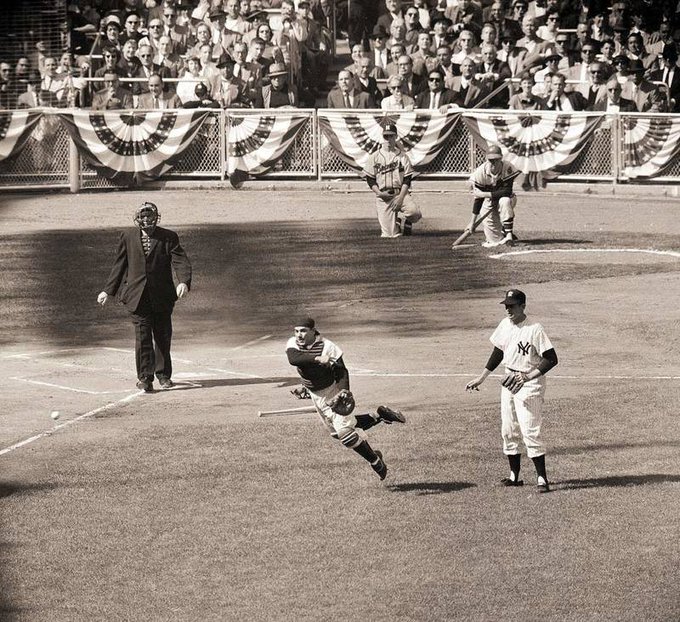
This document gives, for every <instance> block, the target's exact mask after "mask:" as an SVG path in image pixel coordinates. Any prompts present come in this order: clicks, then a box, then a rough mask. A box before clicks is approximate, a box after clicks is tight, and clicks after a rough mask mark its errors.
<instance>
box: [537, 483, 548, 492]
mask: <svg viewBox="0 0 680 622" xmlns="http://www.w3.org/2000/svg"><path fill="white" fill-rule="evenodd" d="M536 489H537V490H538V492H550V484H548V482H545V484H537V485H536Z"/></svg>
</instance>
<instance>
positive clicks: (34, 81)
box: [17, 71, 57, 108]
mask: <svg viewBox="0 0 680 622" xmlns="http://www.w3.org/2000/svg"><path fill="white" fill-rule="evenodd" d="M40 81H41V78H40V74H39V73H38V72H36V71H33V72H31V73H30V74H29V76H28V81H27V83H26V92H25V93H22V94H21V95H19V97H18V98H17V108H37V107H38V106H40V105H41V104H40V95H39V93H40ZM45 92H46V93H48V95H46V96H45V97H47V98H48V105H51V106H52V107H56V106H57V98H56V97H55V95H54V93H51V92H50V91H45ZM50 98H51V101H49V100H50Z"/></svg>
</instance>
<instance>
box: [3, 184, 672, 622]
mask: <svg viewBox="0 0 680 622" xmlns="http://www.w3.org/2000/svg"><path fill="white" fill-rule="evenodd" d="M364 187H365V186H364ZM364 187H362V186H360V185H356V188H354V187H353V186H352V187H351V189H350V190H342V191H338V190H335V191H333V190H330V189H321V188H318V189H310V188H308V189H304V190H282V189H279V190H276V191H274V190H272V189H267V190H258V189H257V186H254V187H250V188H246V189H244V190H241V191H230V190H217V189H212V190H200V191H198V190H196V191H181V190H163V191H149V192H143V193H142V192H107V193H92V194H82V195H78V196H70V195H65V194H54V195H49V194H41V195H28V194H23V195H15V196H14V195H7V194H5V195H4V196H3V197H2V198H0V216H1V217H2V223H3V224H2V229H3V233H4V235H3V236H2V238H1V239H0V268H1V269H2V279H1V280H0V296H1V299H2V305H0V326H2V330H1V332H0V335H1V336H0V374H1V376H2V379H3V382H2V408H1V409H0V619H1V620H6V621H19V620H20V621H45V620H49V621H51V622H59V621H67V620H68V621H88V622H89V621H92V620H134V621H140V620H159V621H166V620H168V621H175V620H177V621H180V620H201V621H203V620H216V621H217V620H229V621H232V620H233V621H241V620H257V621H260V620H262V621H286V622H287V621H293V622H298V621H307V620H309V621H362V622H365V621H368V622H373V621H375V622H378V621H390V622H394V621H411V620H416V621H421V620H423V621H425V620H427V621H430V620H432V621H435V620H436V621H438V620H466V621H467V620H473V621H496V620H499V621H500V620H513V619H516V620H527V621H532V620H541V621H545V620H556V621H557V620H569V621H586V620H588V621H594V620H598V621H600V620H617V621H619V620H624V621H628V620H630V621H640V620H644V621H676V620H678V619H680V594H679V592H678V583H679V580H680V563H679V561H678V560H679V559H680V538H678V535H679V533H680V514H679V513H678V507H680V459H679V454H680V426H678V404H679V403H680V357H679V355H680V346H679V345H678V343H679V342H678V313H679V309H680V287H678V276H679V275H680V252H679V251H680V224H679V220H678V214H677V210H678V202H677V199H675V200H673V199H666V198H663V197H661V196H658V195H652V194H650V195H649V196H644V195H643V194H641V195H640V196H637V197H636V196H632V195H631V196H625V197H616V198H615V197H612V196H609V195H604V194H602V195H588V194H585V193H584V192H583V191H582V190H579V189H578V188H577V189H576V190H574V191H572V190H568V191H567V190H560V189H559V186H556V188H557V190H556V191H554V192H553V191H550V190H552V187H550V188H549V191H546V192H542V193H528V194H526V193H525V194H522V195H520V197H519V202H518V208H517V217H516V232H517V234H518V235H519V236H520V241H519V243H518V244H517V245H516V246H514V247H512V248H502V249H484V248H481V247H480V245H479V243H480V242H481V240H482V238H481V234H480V233H478V234H476V235H475V236H473V237H472V238H471V241H472V242H473V243H474V245H472V244H471V245H466V246H463V247H462V248H459V249H457V250H456V251H452V250H451V249H450V245H451V242H452V241H453V240H454V239H455V238H456V237H457V236H458V235H459V234H460V232H461V231H462V229H463V227H464V226H465V224H466V223H467V221H468V219H469V215H470V199H469V195H468V194H467V193H465V192H463V191H462V186H460V185H457V184H451V185H450V187H451V190H450V191H448V192H442V191H441V190H442V188H444V187H446V185H445V184H444V183H439V184H436V185H435V184H432V185H431V186H426V185H425V184H422V185H421V186H420V187H419V185H418V184H417V183H416V185H415V193H414V198H415V199H416V201H417V202H418V203H419V205H420V206H421V208H422V210H423V213H424V219H423V221H422V223H419V224H418V225H417V226H416V227H414V229H415V233H414V235H413V236H412V237H409V238H402V239H396V240H384V239H380V238H379V237H378V235H379V228H378V223H377V220H376V218H375V214H374V212H373V207H372V206H373V200H372V198H371V197H372V195H370V194H369V192H368V190H367V189H366V190H365V191H364ZM570 188H572V189H573V187H570ZM583 188H586V186H583ZM142 200H151V201H154V202H155V203H156V204H157V205H158V207H159V210H160V211H161V214H162V221H161V225H163V226H166V227H168V228H170V229H173V230H175V231H177V232H178V233H179V235H180V238H181V240H182V242H183V245H184V247H185V249H186V251H187V253H188V255H189V257H190V258H191V260H192V263H193V267H194V281H193V287H192V291H191V293H190V294H189V296H188V297H187V298H185V299H183V300H182V301H180V302H179V303H178V305H177V307H176V310H175V313H174V316H173V322H174V330H175V332H174V341H173V355H174V366H175V374H174V380H175V381H176V382H177V386H176V387H175V388H174V389H171V390H166V391H157V392H154V393H151V394H143V393H140V392H138V391H137V389H136V388H135V380H136V378H135V373H134V333H133V329H132V325H131V324H130V322H129V320H128V318H127V315H126V312H125V311H124V310H123V308H122V307H120V306H116V305H107V306H106V307H103V308H102V307H100V306H98V305H97V304H96V297H97V294H98V293H99V291H101V289H102V287H103V285H104V283H105V281H106V277H107V275H108V271H109V268H110V265H111V262H112V261H113V254H114V250H115V245H116V240H117V232H118V231H119V230H120V229H121V228H123V227H126V226H132V215H133V212H134V209H135V208H136V207H137V206H138V205H139V204H140V203H141V202H142ZM509 287H517V288H520V289H522V290H523V291H525V292H526V294H527V297H528V304H527V315H528V316H529V317H530V318H531V319H535V320H538V321H540V322H541V323H542V324H543V325H544V326H545V328H546V331H547V333H548V335H549V336H550V338H551V340H552V342H553V344H554V346H555V349H556V351H557V353H558V356H559V360H560V363H559V365H558V366H557V367H556V368H555V369H553V370H552V371H551V372H550V374H549V376H548V389H547V394H546V403H545V409H544V410H545V417H544V432H545V438H546V441H547V444H548V454H547V467H548V476H549V478H550V480H551V485H552V491H551V492H550V493H549V494H543V495H539V494H536V491H535V486H534V483H535V479H534V473H533V467H532V465H531V463H530V461H529V460H527V459H526V457H525V458H524V462H523V471H522V475H523V478H524V479H525V482H526V485H525V486H524V487H523V488H503V487H501V486H499V483H498V482H499V480H500V479H501V478H502V477H504V476H506V475H507V470H508V469H507V460H506V459H505V457H504V456H503V455H502V451H501V439H500V415H499V395H500V383H499V380H500V370H497V372H495V373H494V375H493V376H492V377H490V378H489V379H488V380H487V382H486V383H484V385H483V386H482V387H481V390H480V392H475V393H466V392H465V391H464V387H465V384H466V382H468V381H469V380H471V379H472V378H473V377H475V376H476V375H477V374H478V373H479V372H480V371H481V369H482V368H483V366H484V364H485V363H486V361H487V358H488V356H489V354H490V352H491V344H490V342H489V336H490V334H491V332H492V331H493V329H494V328H495V326H496V325H497V324H498V322H499V321H500V319H501V318H502V317H503V307H502V306H501V305H499V304H498V302H499V301H500V300H501V299H502V297H503V292H504V290H505V289H507V288H509ZM303 314H310V315H312V316H313V317H314V318H316V322H317V327H318V328H319V330H320V331H321V333H322V334H323V335H325V336H327V337H328V338H330V339H331V340H333V341H334V342H335V343H337V344H338V345H339V346H340V347H341V348H342V349H343V350H344V352H345V361H346V363H347V365H348V367H349V369H350V375H351V383H352V385H351V386H352V390H353V392H354V394H355V397H356V399H357V409H358V412H368V411H369V410H374V409H375V408H376V407H377V406H378V405H380V404H387V405H389V406H392V407H393V408H397V409H399V410H402V411H403V412H404V414H405V415H406V417H407V423H406V424H405V425H398V424H395V425H391V426H386V425H380V426H377V427H376V428H374V429H372V430H370V431H369V433H368V434H369V438H370V441H371V443H372V445H373V446H374V447H375V448H376V449H379V450H381V451H382V452H383V454H384V457H385V461H386V463H387V465H388V467H389V474H388V477H387V479H386V480H385V481H384V482H381V481H380V480H379V479H378V477H377V476H376V474H375V473H373V471H372V470H371V469H370V468H369V466H368V465H367V464H366V463H365V462H364V461H363V460H362V459H361V458H360V457H359V456H357V455H356V454H355V453H354V452H351V451H348V450H346V449H344V448H343V447H342V446H341V445H340V444H339V443H338V442H337V441H333V440H332V439H331V438H330V437H329V436H328V434H327V432H326V431H325V429H324V427H323V426H322V424H321V423H320V422H319V420H318V419H317V418H316V416H315V415H312V414H295V415H281V416H271V417H258V416H257V413H258V411H262V410H276V409H291V408H299V407H301V406H308V405H309V404H310V402H309V401H304V400H297V399H295V398H294V396H293V395H291V393H290V391H291V389H293V388H295V387H297V386H299V382H298V379H297V375H296V372H295V369H294V368H293V367H291V366H290V365H288V363H287V360H286V357H285V354H284V348H285V343H286V340H287V339H288V337H289V336H291V334H292V325H293V323H294V321H295V320H296V319H298V318H299V317H300V316H301V315H303ZM54 411H57V412H59V416H58V418H56V419H53V418H52V417H51V416H50V415H51V413H52V412H54Z"/></svg>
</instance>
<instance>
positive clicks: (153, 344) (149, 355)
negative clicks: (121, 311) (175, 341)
mask: <svg viewBox="0 0 680 622" xmlns="http://www.w3.org/2000/svg"><path fill="white" fill-rule="evenodd" d="M131 316H132V323H133V324H134V326H135V362H136V363H137V378H138V379H139V380H148V381H153V377H154V374H155V375H156V377H157V378H159V379H160V378H171V377H172V359H171V358H170V344H171V342H172V306H171V307H170V309H169V310H168V308H167V307H164V308H162V309H158V308H154V304H153V302H152V301H151V299H150V297H149V293H148V292H147V290H146V289H145V290H144V293H143V294H142V297H141V299H140V301H139V304H138V305H137V308H136V309H135V310H134V311H133V312H132V313H131Z"/></svg>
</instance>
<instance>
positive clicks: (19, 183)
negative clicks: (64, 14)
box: [0, 110, 680, 190]
mask: <svg viewBox="0 0 680 622" xmlns="http://www.w3.org/2000/svg"><path fill="white" fill-rule="evenodd" d="M298 112H302V113H304V114H307V115H308V117H307V119H306V120H305V122H304V125H303V126H302V129H301V130H300V131H299V133H298V134H297V136H296V138H295V140H294V141H293V142H292V143H291V145H290V146H289V147H288V149H287V150H286V151H285V152H284V154H283V155H282V157H281V158H280V159H279V161H278V162H277V163H276V165H275V167H274V168H273V169H272V170H270V171H269V172H268V173H266V174H265V175H263V176H262V177H265V178H317V177H318V178H347V179H352V178H356V177H357V175H358V173H357V172H356V171H355V170H354V169H352V167H350V166H349V165H348V164H347V163H346V162H345V161H344V160H343V159H342V158H341V157H340V156H339V155H338V153H337V151H335V149H334V148H333V147H332V146H331V145H330V143H329V142H328V140H327V139H326V137H325V136H323V134H322V133H321V131H320V129H319V124H318V121H317V118H316V112H315V111H314V110H301V111H298ZM238 114H243V112H241V111H239V113H238ZM249 114H262V111H252V112H250V113H249ZM268 114H269V112H268ZM366 114H372V113H371V112H368V111H367V112H366ZM665 117H666V119H668V118H669V116H668V115H665ZM228 118H229V112H228V111H221V110H216V111H212V112H211V114H210V116H209V118H208V119H207V121H206V122H205V123H204V125H203V127H202V128H201V130H200V132H199V134H198V135H197V136H196V137H195V138H194V141H193V142H192V144H191V146H190V147H189V148H188V149H187V151H186V152H185V154H184V156H183V158H182V160H181V161H180V162H179V163H178V164H177V165H176V166H175V168H174V169H173V170H171V171H170V172H169V173H168V174H166V175H164V176H163V177H162V179H165V180H169V179H173V180H187V181H190V180H193V179H214V180H220V179H225V177H226V164H225V162H226V140H227V137H226V128H227V127H228ZM635 118H637V119H640V118H642V119H645V120H646V121H647V122H648V124H649V120H650V119H651V120H653V121H654V123H653V124H652V126H653V128H652V131H650V136H649V141H654V140H657V142H658V135H660V134H662V133H663V132H664V131H666V132H668V131H669V130H668V127H669V122H668V121H664V120H663V119H660V115H657V116H654V115H649V116H643V115H636V117H635ZM627 123H628V125H626V124H627ZM634 123H635V119H632V120H631V119H629V118H627V117H625V116H622V117H616V118H614V117H612V118H609V119H606V120H605V121H603V123H602V124H601V125H600V127H599V128H598V129H597V130H596V131H595V132H594V134H593V136H592V137H591V139H590V140H589V142H588V143H587V145H586V146H585V148H584V149H583V150H582V152H581V153H580V154H579V155H578V156H577V157H576V158H575V159H574V161H573V162H571V164H570V165H569V166H567V167H565V169H564V170H563V172H562V173H561V174H560V176H559V178H558V179H559V180H562V181H569V180H570V179H573V180H582V179H587V180H596V181H612V182H614V181H629V180H627V178H626V177H625V176H624V175H623V172H622V171H623V164H624V160H625V156H624V154H625V147H626V145H625V144H624V139H623V136H624V129H626V128H627V127H630V126H632V125H633V124H634ZM654 132H656V134H655V133H654ZM69 146H70V137H69V135H68V132H67V131H66V129H65V128H64V126H63V125H62V124H61V122H60V121H59V120H58V119H57V117H56V116H55V115H53V114H50V113H49V112H47V111H46V112H45V114H44V115H43V117H42V119H41V120H40V121H39V122H38V124H37V125H36V127H35V128H34V129H33V131H32V133H31V135H30V137H29V138H28V140H27V142H26V145H25V147H24V148H23V150H22V151H21V152H20V153H19V154H18V155H17V156H14V157H12V158H7V159H6V160H4V161H1V162H0V187H3V188H12V189H14V188H16V189H18V188H27V189H31V188H34V189H40V188H68V187H69V181H70V180H71V179H72V177H71V175H70V173H71V171H70V168H69V167H70V160H69ZM484 159H485V154H484V151H483V150H482V149H481V148H480V147H479V146H477V145H476V144H475V142H474V140H473V138H472V136H471V134H470V132H469V131H468V129H467V127H466V125H465V124H464V123H463V122H462V121H461V122H459V123H458V124H456V125H455V126H454V128H453V131H452V132H451V134H450V136H449V137H448V138H447V140H446V142H445V144H444V146H443V148H442V149H441V151H440V152H439V153H438V155H437V156H436V157H435V158H434V159H433V160H432V161H431V162H430V163H429V164H428V165H427V166H426V167H424V169H423V170H422V172H421V173H420V179H442V178H449V179H455V178H461V177H467V176H468V175H469V174H470V173H471V172H472V170H473V169H474V168H475V167H476V166H478V165H479V164H481V163H482V162H483V161H484ZM79 167H80V168H79V170H78V171H77V173H79V176H80V187H81V188H82V189H86V190H87V189H97V188H115V187H118V186H116V184H114V183H112V182H111V181H109V180H108V179H106V178H104V177H102V176H100V175H99V174H98V173H97V172H96V171H95V170H94V169H92V168H91V167H90V166H89V165H88V164H87V163H85V162H84V161H82V159H81V160H80V164H79ZM630 181H634V182H635V183H639V182H643V183H644V182H645V181H647V180H645V179H639V180H638V179H636V180H630ZM651 181H656V182H658V181H664V182H677V181H680V158H677V157H676V158H673V159H672V160H671V161H670V163H669V164H668V166H666V168H665V170H664V171H663V176H662V177H656V178H653V179H652V180H651ZM125 187H127V186H125Z"/></svg>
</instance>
